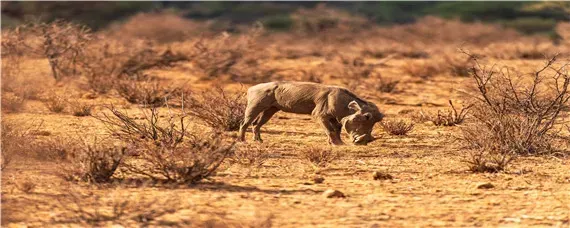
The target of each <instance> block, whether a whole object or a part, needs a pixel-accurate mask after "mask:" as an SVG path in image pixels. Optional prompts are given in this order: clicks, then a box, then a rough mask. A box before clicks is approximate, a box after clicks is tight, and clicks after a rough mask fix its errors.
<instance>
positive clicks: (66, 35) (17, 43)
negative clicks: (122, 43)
mask: <svg viewBox="0 0 570 228" xmlns="http://www.w3.org/2000/svg"><path fill="white" fill-rule="evenodd" d="M6 33H7V34H8V35H6V38H9V39H6V40H4V39H3V40H2V47H3V48H7V49H8V52H9V53H10V54H19V55H32V56H41V57H44V58H46V59H47V60H48V62H49V64H50V68H51V71H52V76H53V77H54V78H55V79H56V80H60V79H62V78H63V77H67V76H74V75H76V74H77V72H78V67H79V65H78V61H77V60H78V59H77V58H78V57H79V56H80V55H81V54H82V51H84V50H85V47H86V46H87V44H88V43H89V42H90V40H91V38H92V37H91V36H92V34H91V31H90V30H89V29H88V28H87V27H85V26H82V25H78V24H74V23H71V22H64V21H61V20H56V21H54V22H50V23H28V24H24V25H20V26H18V27H17V28H16V29H14V30H11V31H9V32H6ZM3 38H4V36H3Z"/></svg>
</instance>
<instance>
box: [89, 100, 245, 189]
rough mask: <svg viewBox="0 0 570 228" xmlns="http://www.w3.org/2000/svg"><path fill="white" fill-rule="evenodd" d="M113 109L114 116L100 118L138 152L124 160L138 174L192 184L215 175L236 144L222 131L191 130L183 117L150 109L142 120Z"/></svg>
mask: <svg viewBox="0 0 570 228" xmlns="http://www.w3.org/2000/svg"><path fill="white" fill-rule="evenodd" d="M110 111H111V112H112V116H111V115H106V114H104V115H103V116H100V117H97V118H98V119H99V120H101V121H103V123H105V124H106V125H107V126H108V127H109V129H110V131H111V132H112V133H113V135H115V136H117V137H118V139H121V140H123V141H124V142H126V143H129V144H130V145H131V148H132V149H133V152H134V153H136V154H138V156H137V157H136V158H133V159H130V160H131V161H130V162H126V163H125V167H126V168H127V170H128V171H129V172H132V173H135V174H139V175H144V176H147V177H150V178H152V179H166V180H167V181H171V182H177V183H185V184H193V183H196V182H198V181H200V180H202V179H204V178H207V177H209V176H211V175H213V174H214V172H215V171H216V169H217V168H218V167H219V166H220V164H221V163H222V162H223V161H224V159H225V158H226V157H227V156H229V155H230V154H231V153H232V151H233V149H234V147H233V146H234V144H235V143H226V142H225V141H224V139H223V138H222V135H221V134H219V133H216V132H214V133H203V132H202V133H200V134H198V133H194V132H190V131H188V130H187V129H188V128H187V127H188V126H187V125H186V124H185V123H184V116H181V117H176V116H170V117H161V115H159V113H158V110H157V109H156V108H151V109H150V111H149V113H146V114H145V118H144V120H143V122H142V123H141V122H138V121H136V120H135V119H133V118H132V117H129V116H128V115H127V114H125V113H123V112H121V111H118V110H116V109H114V108H111V110H110Z"/></svg>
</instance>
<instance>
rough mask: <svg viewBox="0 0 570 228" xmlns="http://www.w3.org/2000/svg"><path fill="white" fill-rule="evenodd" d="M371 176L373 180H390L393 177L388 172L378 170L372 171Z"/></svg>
mask: <svg viewBox="0 0 570 228" xmlns="http://www.w3.org/2000/svg"><path fill="white" fill-rule="evenodd" d="M372 178H374V180H392V179H394V177H393V176H392V175H390V174H388V173H382V172H378V171H374V173H372Z"/></svg>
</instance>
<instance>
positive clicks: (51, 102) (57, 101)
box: [42, 92, 68, 113]
mask: <svg viewBox="0 0 570 228" xmlns="http://www.w3.org/2000/svg"><path fill="white" fill-rule="evenodd" d="M42 102H43V103H44V105H45V106H46V108H47V109H48V110H49V111H51V112H54V113H62V112H63V111H64V110H65V108H66V107H67V104H68V98H67V97H65V96H64V95H61V94H57V93H55V92H50V93H48V94H47V95H46V97H45V98H44V99H42Z"/></svg>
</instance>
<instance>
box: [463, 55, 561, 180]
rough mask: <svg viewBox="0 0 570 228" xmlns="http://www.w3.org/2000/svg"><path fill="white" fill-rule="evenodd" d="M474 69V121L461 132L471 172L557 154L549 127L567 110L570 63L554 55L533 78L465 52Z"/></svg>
mask: <svg viewBox="0 0 570 228" xmlns="http://www.w3.org/2000/svg"><path fill="white" fill-rule="evenodd" d="M466 54H467V55H469V56H470V57H471V58H472V59H473V60H474V61H475V66H473V68H472V69H471V76H472V79H473V80H474V82H475V85H476V88H475V93H474V94H473V95H472V96H473V100H474V102H475V103H474V106H473V109H472V110H473V117H474V120H475V122H474V123H473V124H469V125H467V126H466V127H464V128H463V136H462V137H461V140H462V141H463V143H464V145H465V147H466V148H467V149H468V150H469V151H471V153H470V155H469V156H468V157H467V158H466V159H465V161H466V162H467V163H468V165H469V167H470V169H471V170H473V171H489V170H490V171H501V170H504V169H505V168H506V167H507V166H508V165H509V163H510V162H511V161H513V160H514V159H515V158H516V157H517V156H520V155H544V154H553V153H554V152H556V151H559V148H556V146H555V139H556V137H555V135H554V134H555V133H553V132H552V128H553V126H554V125H555V124H556V123H557V122H558V121H559V119H560V113H561V112H562V110H565V109H567V108H568V100H569V99H570V93H569V91H568V88H569V85H570V76H569V75H568V63H565V64H557V63H556V61H557V56H554V57H552V58H550V59H549V60H548V61H547V62H546V63H545V65H544V66H543V67H542V68H540V69H539V70H537V71H535V72H534V73H532V74H521V73H518V72H513V71H512V70H511V69H509V68H502V69H497V68H496V67H495V66H494V65H493V67H486V66H484V65H482V64H480V63H479V61H478V59H477V58H476V57H474V56H472V55H470V54H468V53H466Z"/></svg>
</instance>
